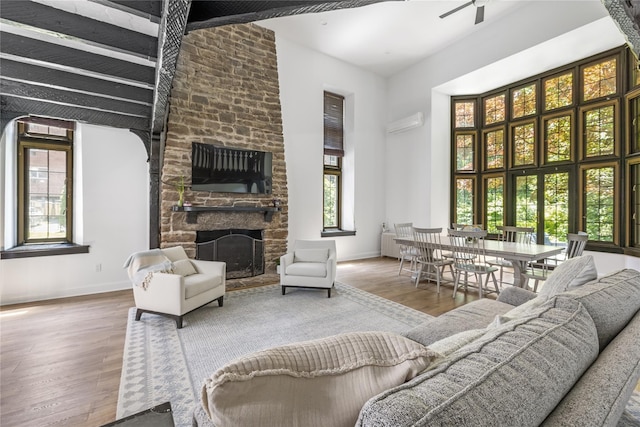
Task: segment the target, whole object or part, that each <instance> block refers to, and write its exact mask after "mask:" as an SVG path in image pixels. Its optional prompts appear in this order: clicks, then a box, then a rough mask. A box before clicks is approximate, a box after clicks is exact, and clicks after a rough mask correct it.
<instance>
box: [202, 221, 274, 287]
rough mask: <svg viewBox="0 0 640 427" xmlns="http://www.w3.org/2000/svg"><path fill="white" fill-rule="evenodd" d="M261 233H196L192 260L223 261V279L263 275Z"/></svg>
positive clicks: (262, 242) (213, 231)
mask: <svg viewBox="0 0 640 427" xmlns="http://www.w3.org/2000/svg"><path fill="white" fill-rule="evenodd" d="M263 234H264V233H263V230H244V229H226V230H208V231H198V232H197V233H196V259H201V260H206V261H224V262H226V263H227V279H239V278H243V277H253V276H257V275H260V274H264V270H265V263H264V239H263Z"/></svg>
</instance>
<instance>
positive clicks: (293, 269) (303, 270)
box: [285, 262, 327, 277]
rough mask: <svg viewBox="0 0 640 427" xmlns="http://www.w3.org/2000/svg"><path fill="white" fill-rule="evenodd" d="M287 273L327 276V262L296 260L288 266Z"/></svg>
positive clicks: (292, 274)
mask: <svg viewBox="0 0 640 427" xmlns="http://www.w3.org/2000/svg"><path fill="white" fill-rule="evenodd" d="M285 274H287V275H291V276H307V277H326V276H327V264H326V263H324V262H294V263H293V264H291V265H288V266H287V271H286V272H285Z"/></svg>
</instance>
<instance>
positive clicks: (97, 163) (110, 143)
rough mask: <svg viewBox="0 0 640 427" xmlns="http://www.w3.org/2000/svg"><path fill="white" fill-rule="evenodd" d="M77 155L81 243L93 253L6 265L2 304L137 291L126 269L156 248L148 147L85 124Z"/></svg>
mask: <svg viewBox="0 0 640 427" xmlns="http://www.w3.org/2000/svg"><path fill="white" fill-rule="evenodd" d="M4 142H5V145H4V146H3V150H2V151H3V152H4V151H5V149H6V144H8V143H10V142H9V141H4ZM74 155H75V158H74V168H75V173H76V182H75V189H74V191H75V193H74V195H75V204H76V206H75V208H74V215H75V217H74V218H75V221H76V225H77V227H76V228H75V229H74V234H75V241H76V243H81V244H85V245H89V246H90V250H89V253H88V254H74V255H56V256H46V257H33V258H21V259H3V260H0V303H1V304H11V303H18V302H26V301H35V300H43V299H51V298H59V297H66V296H73V295H83V294H91V293H99V292H107V291H113V290H118V289H129V288H130V287H131V285H130V282H129V279H128V277H127V273H126V270H124V269H123V268H122V265H123V263H124V261H125V260H126V259H127V257H128V256H129V254H131V253H132V252H135V251H138V250H143V249H146V248H148V244H149V174H148V163H147V154H146V151H145V149H144V145H143V144H142V142H141V141H140V139H139V138H138V137H137V136H135V135H134V134H132V133H131V132H129V131H128V130H124V129H115V128H107V127H102V126H92V125H86V124H79V125H78V127H77V131H76V142H75V145H74ZM0 180H1V181H0V187H3V188H4V187H5V182H4V181H5V178H4V174H0ZM5 234H6V233H5ZM98 266H99V268H98ZM98 269H99V270H100V271H97V270H98Z"/></svg>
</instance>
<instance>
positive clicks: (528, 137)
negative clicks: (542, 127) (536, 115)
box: [511, 122, 536, 167]
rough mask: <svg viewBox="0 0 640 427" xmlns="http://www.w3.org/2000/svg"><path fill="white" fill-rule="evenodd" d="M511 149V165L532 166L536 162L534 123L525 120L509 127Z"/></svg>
mask: <svg viewBox="0 0 640 427" xmlns="http://www.w3.org/2000/svg"><path fill="white" fill-rule="evenodd" d="M511 146H512V147H513V148H512V149H511V150H512V152H513V160H512V164H513V166H516V167H517V166H533V165H535V164H536V124H535V122H527V123H523V124H517V125H513V126H512V128H511Z"/></svg>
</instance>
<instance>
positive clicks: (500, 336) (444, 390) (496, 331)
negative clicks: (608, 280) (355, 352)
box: [356, 297, 598, 427]
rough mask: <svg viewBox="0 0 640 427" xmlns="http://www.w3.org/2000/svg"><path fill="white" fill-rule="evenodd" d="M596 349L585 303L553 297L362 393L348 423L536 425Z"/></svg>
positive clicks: (590, 360)
mask: <svg viewBox="0 0 640 427" xmlns="http://www.w3.org/2000/svg"><path fill="white" fill-rule="evenodd" d="M597 355H598V337H597V333H596V329H595V325H594V324H593V321H592V320H591V317H590V316H589V314H588V313H587V311H586V309H585V308H584V307H583V306H582V305H581V304H580V303H578V302H576V301H574V300H571V299H568V298H561V297H556V298H553V299H550V300H549V301H547V302H546V303H545V304H543V305H542V306H540V307H539V308H538V309H536V310H534V311H532V312H531V313H530V314H529V315H527V316H526V317H523V318H521V319H513V320H512V321H510V322H508V323H506V324H504V325H500V326H497V327H495V328H489V329H487V332H486V333H485V335H483V336H482V337H480V338H478V339H477V340H476V341H473V342H472V343H470V344H467V345H466V346H464V347H462V348H461V349H459V350H457V351H455V352H454V353H453V354H452V355H450V356H449V357H448V360H445V361H444V362H443V363H440V364H438V365H437V366H436V367H435V368H434V369H433V370H428V371H427V372H425V373H423V374H422V375H420V376H418V377H417V378H415V379H413V380H412V381H410V382H408V383H406V384H404V385H401V386H398V387H395V388H393V389H391V390H388V391H386V392H384V393H381V394H379V395H378V396H376V397H374V398H372V399H370V400H369V401H368V402H367V403H366V404H365V405H364V406H363V408H362V410H361V412H360V416H359V418H358V423H357V424H356V425H357V426H373V425H375V426H377V427H382V426H389V427H391V426H394V427H395V426H400V425H403V426H404V425H415V426H425V425H429V426H453V425H473V426H496V425H514V426H515V425H517V426H523V427H524V426H537V425H539V424H540V423H541V422H542V421H544V419H545V418H546V417H547V416H548V415H549V414H550V413H551V411H552V410H553V408H555V406H556V405H557V403H558V402H559V401H560V400H561V399H562V398H563V396H564V395H565V394H566V393H567V392H568V391H569V390H570V389H571V387H572V386H573V384H574V383H575V382H576V381H577V380H578V378H580V376H581V375H582V373H583V372H584V371H585V370H586V369H587V367H588V366H589V365H590V364H591V363H592V362H593V360H595V358H596V357H597Z"/></svg>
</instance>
